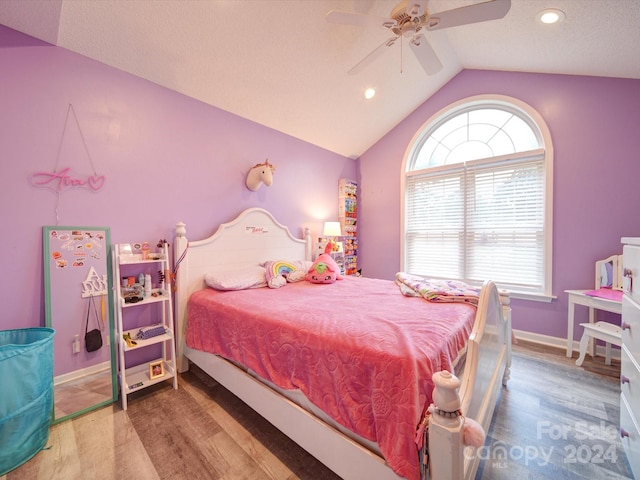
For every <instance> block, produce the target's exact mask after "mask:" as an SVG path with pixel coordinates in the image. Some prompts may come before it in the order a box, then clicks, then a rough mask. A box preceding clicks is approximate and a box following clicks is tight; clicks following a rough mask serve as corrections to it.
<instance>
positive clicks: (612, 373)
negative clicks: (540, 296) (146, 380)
mask: <svg viewBox="0 0 640 480" xmlns="http://www.w3.org/2000/svg"><path fill="white" fill-rule="evenodd" d="M576 356H577V355H574V358H573V359H568V358H566V357H565V356H564V351H560V350H557V349H551V348H549V347H541V346H538V345H535V344H525V343H522V342H521V343H520V344H519V345H517V346H516V347H515V348H514V356H513V365H512V369H511V379H510V380H509V383H508V386H507V388H505V389H503V390H502V393H501V395H500V398H499V401H498V402H499V403H498V407H497V415H496V416H494V420H493V422H492V425H491V428H490V431H489V432H488V435H487V442H486V444H485V447H484V448H483V449H482V450H481V451H480V452H479V453H480V455H481V458H482V459H483V460H482V461H481V464H480V469H479V471H478V475H477V477H476V480H502V479H505V480H507V479H508V480H523V479H553V480H573V479H590V480H593V479H632V478H633V477H632V475H631V473H630V469H629V466H628V462H627V460H626V457H625V456H624V452H623V450H622V448H621V445H620V440H619V435H618V422H619V398H620V397H619V395H620V387H619V375H620V370H619V369H620V364H619V362H616V361H615V360H614V362H613V364H612V365H611V366H606V365H604V362H603V359H602V358H601V357H598V358H595V359H591V358H589V357H587V359H586V360H585V363H584V364H583V366H582V367H576V365H575V358H576ZM338 478H339V477H337V476H336V475H335V474H333V473H332V472H331V471H330V470H328V469H327V468H326V467H324V466H323V465H322V464H321V463H320V462H318V461H317V460H315V459H314V458H313V457H311V456H310V455H308V454H307V453H306V452H305V451H304V450H302V449H301V448H300V447H298V446H297V445H295V444H294V443H293V442H291V440H289V439H288V438H287V437H285V436H284V435H283V434H282V433H280V432H279V431H278V430H277V429H275V428H274V427H273V426H272V425H271V424H269V423H268V422H266V421H265V420H264V419H262V418H261V417H260V416H259V415H257V414H256V413H255V412H254V411H252V410H251V409H249V408H248V407H247V406H246V405H245V404H244V403H242V402H241V401H240V400H238V399H237V398H236V397H235V396H233V395H232V394H231V393H229V392H228V391H227V390H226V389H224V388H223V387H221V386H220V385H218V384H217V383H216V382H215V381H213V380H212V379H210V378H209V377H207V376H206V374H204V373H203V372H202V371H201V370H199V369H197V368H192V369H191V371H189V372H187V373H185V374H184V375H181V378H180V381H179V388H178V390H177V391H176V390H173V388H172V387H171V384H170V383H161V384H158V385H155V386H153V387H150V388H148V389H145V390H142V391H140V392H137V393H136V394H134V395H131V396H130V397H129V409H128V410H127V411H126V412H125V411H123V410H122V409H121V408H120V405H119V404H114V405H112V406H109V407H104V408H102V409H100V410H97V411H94V412H91V413H88V414H85V415H83V416H81V417H78V418H75V419H73V420H69V421H66V422H63V423H61V424H58V425H55V426H53V427H52V428H51V433H50V438H49V441H48V444H47V449H45V450H43V451H41V452H40V453H38V454H37V455H36V456H35V457H34V458H33V459H31V460H30V461H28V462H27V463H25V464H24V465H22V466H20V467H18V468H16V469H15V470H13V471H11V472H9V473H8V474H7V475H5V476H0V480H23V479H24V480H76V479H78V480H84V479H91V480H101V479H105V480H107V479H108V480H111V479H117V480H129V479H131V480H133V479H135V480H157V479H172V480H173V479H177V480H180V479H185V480H186V479H190V480H191V479H202V480H253V479H255V480H264V479H272V480H296V479H299V480H336V479H338ZM372 480H375V479H372Z"/></svg>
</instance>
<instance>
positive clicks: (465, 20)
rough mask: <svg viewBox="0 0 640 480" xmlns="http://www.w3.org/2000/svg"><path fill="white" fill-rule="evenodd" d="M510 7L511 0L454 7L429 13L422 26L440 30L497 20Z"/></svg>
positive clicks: (495, 0)
mask: <svg viewBox="0 0 640 480" xmlns="http://www.w3.org/2000/svg"><path fill="white" fill-rule="evenodd" d="M410 1H411V0H410ZM414 1H415V0H414ZM510 8H511V0H491V1H488V2H483V3H476V4H474V5H467V6H466V7H460V8H454V9H453V10H447V11H444V12H440V13H434V14H433V15H429V16H428V17H427V20H426V22H425V23H424V28H426V29H427V30H440V29H442V28H449V27H457V26H458V25H468V24H470V23H479V22H486V21H488V20H497V19H499V18H503V17H504V16H505V15H506V14H507V12H508V11H509V9H510Z"/></svg>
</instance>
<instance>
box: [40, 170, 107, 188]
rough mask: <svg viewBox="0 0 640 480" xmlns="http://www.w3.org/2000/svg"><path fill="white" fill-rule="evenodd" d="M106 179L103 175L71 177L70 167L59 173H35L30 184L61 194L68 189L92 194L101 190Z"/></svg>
mask: <svg viewBox="0 0 640 480" xmlns="http://www.w3.org/2000/svg"><path fill="white" fill-rule="evenodd" d="M105 181H106V178H105V176H104V175H89V176H87V177H84V178H82V177H79V176H73V175H72V173H71V167H67V168H65V169H63V170H60V171H59V172H56V171H55V170H54V171H53V172H52V173H49V172H36V173H34V174H33V175H31V184H32V185H33V186H35V187H45V188H50V189H52V190H54V191H56V192H62V191H64V190H66V189H68V188H87V189H89V190H92V191H94V192H97V191H98V190H100V189H102V187H103V186H104V183H105Z"/></svg>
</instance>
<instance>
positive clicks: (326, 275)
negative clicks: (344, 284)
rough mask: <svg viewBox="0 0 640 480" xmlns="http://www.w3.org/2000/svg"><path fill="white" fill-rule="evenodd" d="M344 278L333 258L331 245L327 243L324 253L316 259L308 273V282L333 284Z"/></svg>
mask: <svg viewBox="0 0 640 480" xmlns="http://www.w3.org/2000/svg"><path fill="white" fill-rule="evenodd" d="M342 278H343V277H342V275H341V274H340V267H339V266H338V264H337V263H336V261H335V260H334V259H333V257H332V256H331V243H327V246H326V248H325V249H324V253H322V254H321V255H320V256H318V258H316V261H315V262H313V265H311V268H310V269H309V270H308V271H307V280H308V281H309V282H311V283H333V282H335V281H336V280H342Z"/></svg>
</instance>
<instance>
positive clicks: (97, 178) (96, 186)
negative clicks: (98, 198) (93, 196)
mask: <svg viewBox="0 0 640 480" xmlns="http://www.w3.org/2000/svg"><path fill="white" fill-rule="evenodd" d="M104 182H105V178H104V175H90V176H89V186H90V187H91V189H92V190H94V191H97V190H100V189H101V188H102V187H103V185H104Z"/></svg>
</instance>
